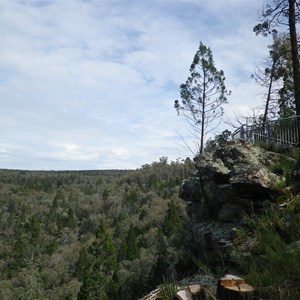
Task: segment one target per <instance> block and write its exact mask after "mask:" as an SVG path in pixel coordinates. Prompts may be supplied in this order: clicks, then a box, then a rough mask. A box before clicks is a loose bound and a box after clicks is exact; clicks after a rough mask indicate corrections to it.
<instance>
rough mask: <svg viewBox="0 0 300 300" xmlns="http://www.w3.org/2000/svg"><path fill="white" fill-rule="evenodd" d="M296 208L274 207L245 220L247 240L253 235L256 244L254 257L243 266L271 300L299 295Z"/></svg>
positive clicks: (294, 297)
mask: <svg viewBox="0 0 300 300" xmlns="http://www.w3.org/2000/svg"><path fill="white" fill-rule="evenodd" d="M294 201H297V202H298V200H296V199H294V200H293V201H292V202H291V203H293V202H294ZM288 206H290V205H288ZM296 207H297V206H296V205H294V204H293V205H291V207H289V208H288V207H287V208H286V209H285V210H282V209H281V210H280V209H279V208H275V207H271V208H270V209H268V210H266V211H265V212H264V213H263V214H262V215H260V216H256V215H252V216H248V217H246V218H245V221H246V223H247V228H248V229H247V235H246V236H245V235H244V238H246V237H247V236H252V238H253V239H254V240H255V241H256V242H255V247H254V248H253V249H252V255H251V256H248V258H247V259H244V261H243V262H241V265H242V267H243V268H244V272H245V274H248V275H247V281H248V282H249V283H250V284H252V285H253V286H255V287H256V288H257V289H258V291H259V292H260V294H261V295H262V296H264V297H268V299H298V297H299V295H300V289H299V286H298V284H296V282H297V279H298V278H300V247H296V246H295V245H297V241H298V240H299V239H300V230H299V228H300V226H299V225H300V218H299V216H297V214H295V209H296ZM290 220H293V225H291V221H290ZM240 237H241V235H240ZM283 291H285V292H284V293H283Z"/></svg>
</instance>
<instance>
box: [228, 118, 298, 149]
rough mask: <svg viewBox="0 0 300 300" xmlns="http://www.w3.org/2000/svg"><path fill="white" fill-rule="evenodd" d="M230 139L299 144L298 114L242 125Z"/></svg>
mask: <svg viewBox="0 0 300 300" xmlns="http://www.w3.org/2000/svg"><path fill="white" fill-rule="evenodd" d="M232 139H234V140H236V139H241V140H244V141H248V142H252V143H259V142H263V143H267V144H279V145H294V146H296V145H299V144H300V116H293V117H289V118H285V119H278V120H273V121H267V122H265V123H260V124H254V125H242V126H241V127H240V128H238V129H237V130H236V131H235V132H234V133H233V134H232Z"/></svg>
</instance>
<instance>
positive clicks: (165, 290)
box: [159, 281, 177, 300]
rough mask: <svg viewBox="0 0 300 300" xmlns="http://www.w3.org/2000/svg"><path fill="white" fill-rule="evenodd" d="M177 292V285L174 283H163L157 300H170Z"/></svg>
mask: <svg viewBox="0 0 300 300" xmlns="http://www.w3.org/2000/svg"><path fill="white" fill-rule="evenodd" d="M176 292H177V285H176V283H175V281H172V282H170V283H165V284H164V285H163V286H162V287H161V288H160V291H159V299H162V300H172V299H173V297H174V295H175V293H176Z"/></svg>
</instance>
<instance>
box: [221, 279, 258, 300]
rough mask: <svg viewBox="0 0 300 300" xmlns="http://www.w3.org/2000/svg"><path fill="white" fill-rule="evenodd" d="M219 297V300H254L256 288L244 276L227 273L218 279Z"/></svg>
mask: <svg viewBox="0 0 300 300" xmlns="http://www.w3.org/2000/svg"><path fill="white" fill-rule="evenodd" d="M217 298H218V299H219V300H252V299H253V298H254V288H253V287H252V286H250V285H248V284H247V283H245V280H244V279H243V278H240V277H237V276H233V275H226V276H225V277H223V278H221V279H220V280H219V281H218V287H217Z"/></svg>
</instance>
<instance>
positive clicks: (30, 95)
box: [0, 0, 269, 170]
mask: <svg viewBox="0 0 300 300" xmlns="http://www.w3.org/2000/svg"><path fill="white" fill-rule="evenodd" d="M263 4H264V1H263V0H203V1H200V0H128V1H127V0H95V1H92V0H91V1H88V0H86V1H79V0H56V1H55V0H53V1H29V0H28V1H27V0H23V1H15V0H0V35H1V43H0V102H1V110H0V126H1V131H0V168H11V169H29V170H34V169H36V170H80V169H110V168H118V169H128V168H130V169H132V168H133V169H135V168H139V167H140V166H141V165H143V164H146V163H151V162H153V161H157V160H158V159H159V157H162V156H167V157H169V159H170V160H175V159H177V158H179V157H181V158H185V157H187V156H191V153H190V151H189V150H188V149H187V148H186V147H184V146H183V143H182V141H181V138H180V136H179V135H181V136H183V137H186V139H187V140H188V138H187V135H188V131H187V129H186V128H185V123H184V120H183V119H182V118H180V117H178V116H177V114H176V111H175V109H174V107H173V105H174V100H175V99H178V98H179V86H180V83H182V82H184V81H185V80H186V78H187V76H188V75H189V67H190V64H191V62H192V59H193V56H194V54H195V52H196V51H197V48H198V46H199V42H200V41H202V42H203V43H204V44H205V45H207V46H209V47H211V49H212V51H213V55H214V59H215V64H216V66H217V68H218V69H223V70H224V72H225V75H226V86H227V88H228V89H229V90H231V91H232V95H231V96H230V97H229V99H228V100H229V104H228V105H226V107H225V110H226V114H227V116H229V117H230V118H233V112H234V113H235V114H236V115H238V116H241V115H247V114H251V108H253V107H255V106H257V105H259V104H261V101H262V100H261V98H260V96H259V88H258V87H257V86H256V85H255V83H254V81H253V79H251V78H250V76H251V74H252V73H253V71H254V68H255V65H256V64H258V63H259V62H260V61H262V60H263V58H264V57H265V56H266V55H267V51H268V49H267V44H268V42H269V41H268V40H267V39H265V38H262V37H256V36H255V34H254V33H253V31H252V28H253V26H254V25H255V24H256V23H257V22H258V21H257V18H258V11H259V10H260V9H261V8H262V5H263ZM225 127H226V126H225ZM227 127H228V126H227Z"/></svg>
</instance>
